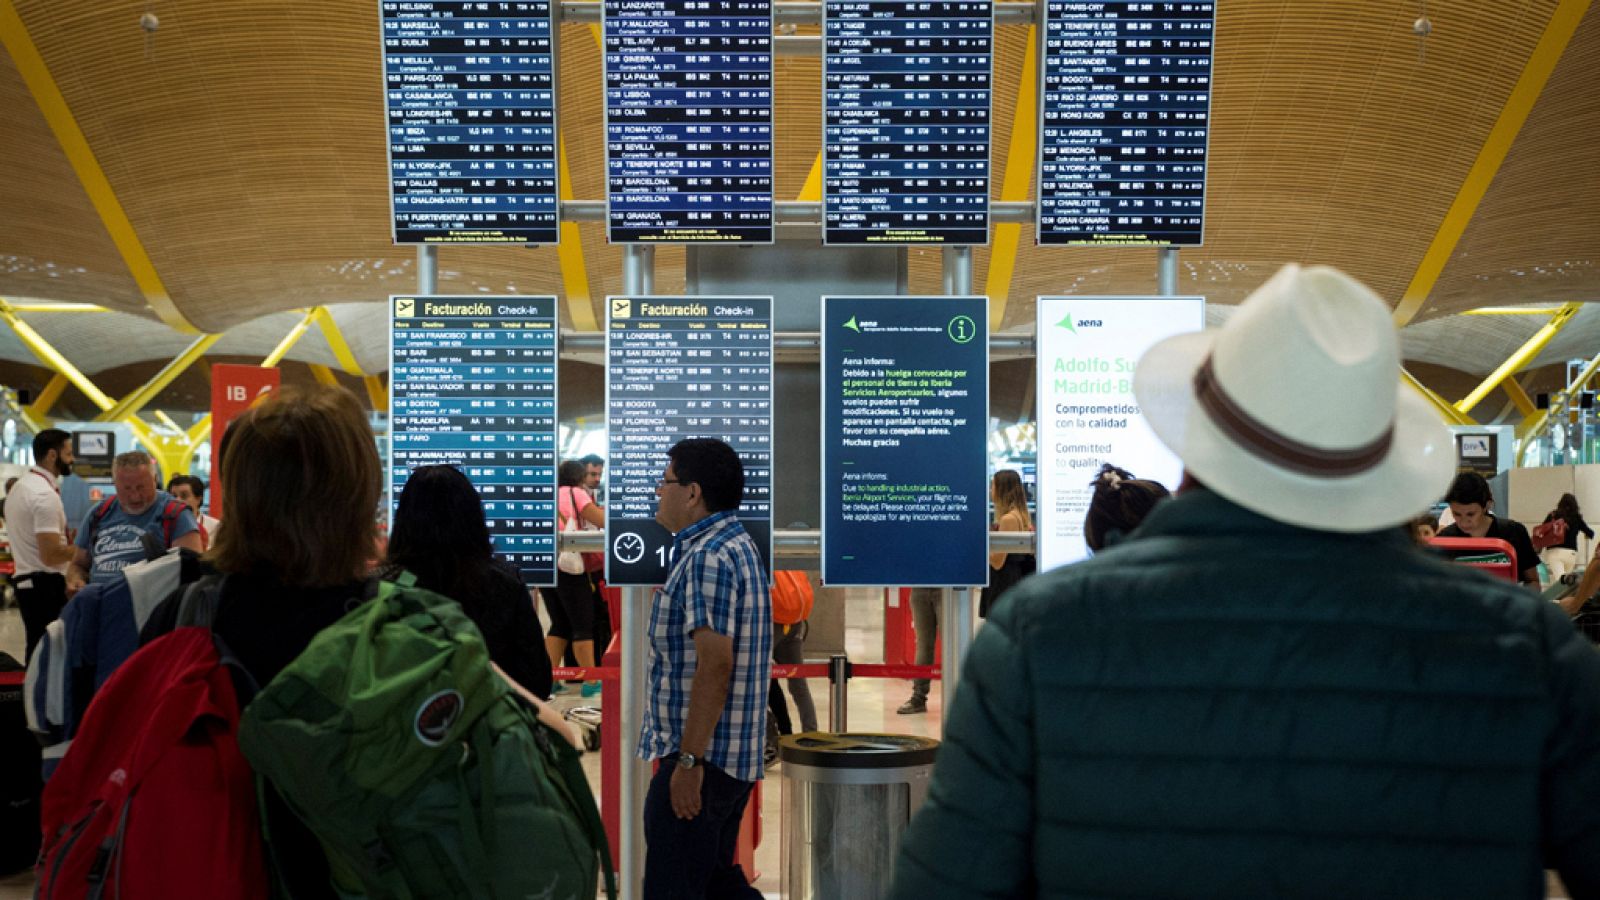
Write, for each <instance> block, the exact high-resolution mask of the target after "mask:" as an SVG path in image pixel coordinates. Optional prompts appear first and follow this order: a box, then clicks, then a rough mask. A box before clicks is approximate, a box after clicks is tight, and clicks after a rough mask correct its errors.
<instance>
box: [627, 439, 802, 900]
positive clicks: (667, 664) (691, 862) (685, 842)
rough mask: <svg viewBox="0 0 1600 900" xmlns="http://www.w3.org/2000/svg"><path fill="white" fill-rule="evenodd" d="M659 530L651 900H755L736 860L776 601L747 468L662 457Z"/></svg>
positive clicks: (701, 453) (648, 858) (758, 767)
mask: <svg viewBox="0 0 1600 900" xmlns="http://www.w3.org/2000/svg"><path fill="white" fill-rule="evenodd" d="M667 456H668V458H669V460H670V462H668V464H667V471H666V474H665V475H664V476H663V477H662V479H661V481H660V482H659V483H658V484H657V485H656V497H657V511H656V521H657V522H659V523H661V525H662V527H664V528H666V529H667V530H668V531H670V532H672V533H673V534H674V536H675V537H674V539H673V544H672V552H673V559H674V563H673V566H672V571H671V572H670V573H669V574H668V576H667V583H666V585H665V586H664V587H662V588H661V589H660V590H658V591H656V595H655V601H654V603H653V605H652V608H651V611H650V702H649V704H648V705H647V706H646V708H645V716H644V728H643V730H642V732H641V733H640V735H639V756H640V757H642V758H644V759H646V760H654V759H659V760H661V766H660V768H659V769H658V770H657V772H656V774H655V777H654V778H652V779H651V781H650V791H649V793H648V794H646V795H645V801H644V835H645V843H646V845H647V852H646V855H645V868H644V896H645V897H646V898H648V900H665V898H673V900H677V898H682V900H699V898H702V897H749V898H759V897H761V894H760V892H758V891H756V890H755V888H753V887H751V886H750V884H749V881H748V879H747V878H746V876H745V874H744V871H743V870H742V869H741V868H740V867H739V866H738V865H737V864H736V863H735V862H734V860H733V856H734V849H735V843H736V842H737V840H738V836H739V822H740V820H741V819H742V818H743V816H744V807H745V802H746V801H747V800H748V799H749V797H750V789H751V787H752V786H754V784H755V782H756V781H757V780H759V779H760V778H761V773H762V759H761V753H762V749H763V745H764V742H765V740H766V729H767V689H768V683H769V679H770V677H771V675H772V601H771V596H770V593H769V591H768V586H767V573H766V571H765V570H764V569H763V568H762V565H761V555H760V553H759V552H758V551H757V549H756V544H755V541H754V540H752V539H751V538H750V535H749V534H747V533H746V532H745V530H744V526H743V525H741V524H739V518H738V510H739V504H740V502H741V501H742V500H743V498H744V466H743V464H742V463H740V461H739V456H738V454H736V453H735V452H734V451H733V448H732V447H729V446H728V445H727V444H725V443H723V442H722V441H717V440H710V439H707V438H693V439H690V440H685V441H681V442H679V443H678V444H677V445H676V446H674V447H673V448H672V449H671V450H669V451H667Z"/></svg>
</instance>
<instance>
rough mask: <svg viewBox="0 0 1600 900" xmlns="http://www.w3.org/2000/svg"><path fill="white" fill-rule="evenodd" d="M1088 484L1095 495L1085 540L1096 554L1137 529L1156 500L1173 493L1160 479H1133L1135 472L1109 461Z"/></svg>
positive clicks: (1092, 499)
mask: <svg viewBox="0 0 1600 900" xmlns="http://www.w3.org/2000/svg"><path fill="white" fill-rule="evenodd" d="M1089 483H1090V485H1092V486H1093V487H1094V496H1093V497H1092V498H1090V500H1089V513H1088V515H1086V516H1084V518H1083V541H1084V543H1086V544H1088V545H1089V549H1090V550H1093V551H1094V552H1096V553H1099V552H1100V551H1101V550H1103V549H1105V547H1106V546H1107V545H1108V544H1110V543H1112V542H1113V541H1116V540H1120V539H1121V538H1122V537H1124V536H1126V535H1127V534H1128V533H1130V532H1132V531H1133V530H1134V529H1135V528H1138V527H1139V523H1140V522H1143V521H1144V517H1145V516H1148V515H1150V510H1152V509H1154V508H1155V506H1156V504H1157V503H1160V502H1161V501H1163V500H1165V499H1167V497H1169V496H1171V495H1170V494H1169V493H1168V491H1167V488H1166V486H1165V485H1163V484H1161V483H1160V482H1159V481H1148V480H1145V479H1142V478H1134V477H1133V473H1132V472H1129V471H1128V470H1126V469H1119V468H1117V467H1116V466H1113V465H1112V464H1110V463H1106V464H1105V465H1103V466H1101V467H1100V474H1098V475H1096V476H1095V479H1094V481H1091V482H1089Z"/></svg>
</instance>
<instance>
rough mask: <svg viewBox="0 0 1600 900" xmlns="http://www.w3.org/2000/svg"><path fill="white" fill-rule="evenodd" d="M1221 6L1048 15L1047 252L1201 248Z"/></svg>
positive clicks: (1044, 113) (1043, 199)
mask: <svg viewBox="0 0 1600 900" xmlns="http://www.w3.org/2000/svg"><path fill="white" fill-rule="evenodd" d="M1216 17H1217V9H1216V4H1215V3H1211V2H1187V3H1127V2H1083V0H1047V2H1046V4H1045V27H1044V35H1043V41H1044V54H1043V58H1044V66H1043V71H1042V76H1043V84H1042V87H1041V90H1040V98H1041V99H1040V104H1039V106H1040V110H1039V112H1040V116H1039V119H1040V139H1039V217H1038V219H1039V222H1038V240H1039V243H1041V244H1139V245H1151V244H1155V245H1170V246H1198V245H1199V244H1200V243H1201V238H1202V237H1203V235H1204V231H1205V228H1204V224H1205V188H1206V147H1207V140H1208V135H1209V134H1210V111H1211V57H1212V33H1213V31H1214V30H1215V27H1216Z"/></svg>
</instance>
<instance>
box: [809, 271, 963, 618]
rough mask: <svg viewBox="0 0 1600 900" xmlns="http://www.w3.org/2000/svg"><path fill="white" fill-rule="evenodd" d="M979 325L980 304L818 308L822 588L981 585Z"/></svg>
mask: <svg viewBox="0 0 1600 900" xmlns="http://www.w3.org/2000/svg"><path fill="white" fill-rule="evenodd" d="M988 315H989V301H988V298H985V297H824V298H822V398H823V400H822V422H823V426H822V579H823V581H824V582H825V583H826V584H829V585H833V586H839V585H904V586H925V587H960V586H979V587H981V586H984V585H987V584H988V583H989V550H988V548H989V492H988V490H987V484H988V465H989V452H988V446H989V342H988V340H987V339H986V335H988V333H989V330H988ZM935 548H936V549H935Z"/></svg>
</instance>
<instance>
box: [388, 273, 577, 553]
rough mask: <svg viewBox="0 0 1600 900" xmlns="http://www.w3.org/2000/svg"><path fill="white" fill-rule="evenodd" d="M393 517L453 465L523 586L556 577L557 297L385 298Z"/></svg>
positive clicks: (496, 543) (390, 496) (495, 543)
mask: <svg viewBox="0 0 1600 900" xmlns="http://www.w3.org/2000/svg"><path fill="white" fill-rule="evenodd" d="M389 303H390V325H391V327H390V329H389V333H390V341H391V343H390V350H389V360H390V368H389V372H390V401H389V414H390V419H389V445H390V449H389V454H390V459H389V488H390V493H389V502H390V515H391V517H392V516H393V512H394V509H395V508H396V506H397V505H398V504H399V500H400V492H401V491H402V490H403V489H404V488H405V484H406V480H407V479H408V478H410V477H411V473H412V471H413V470H415V469H417V468H420V467H422V466H437V465H448V466H455V467H457V468H459V469H460V470H461V472H462V473H463V474H465V475H466V476H467V478H468V479H470V480H471V481H472V483H473V485H474V486H476V487H477V489H478V494H479V495H480V496H481V497H482V498H483V512H484V516H485V517H486V518H487V519H488V523H489V536H490V538H491V539H492V540H493V541H494V546H495V550H496V551H497V552H499V554H500V555H501V556H502V557H504V558H505V559H506V560H507V561H509V562H510V563H511V564H513V565H515V566H516V567H517V568H518V569H519V570H520V571H521V573H522V580H523V583H524V584H529V585H552V584H555V580H556V576H555V573H556V567H555V561H556V526H555V515H556V504H555V501H556V298H554V297H391V298H390V301H389Z"/></svg>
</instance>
